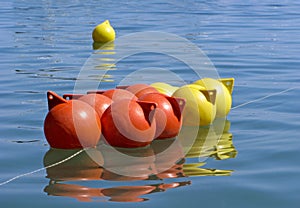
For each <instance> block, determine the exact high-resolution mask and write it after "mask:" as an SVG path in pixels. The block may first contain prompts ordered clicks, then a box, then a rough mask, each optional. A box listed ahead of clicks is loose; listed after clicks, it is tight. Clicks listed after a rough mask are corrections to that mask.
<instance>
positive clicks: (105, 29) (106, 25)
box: [92, 20, 116, 43]
mask: <svg viewBox="0 0 300 208" xmlns="http://www.w3.org/2000/svg"><path fill="white" fill-rule="evenodd" d="M92 37H93V40H94V41H95V42H99V43H107V42H110V41H113V40H115V37H116V33H115V30H114V28H113V27H112V26H111V25H110V22H109V21H108V20H105V21H104V22H102V23H101V24H99V25H97V26H96V27H95V29H94V30H93V34H92Z"/></svg>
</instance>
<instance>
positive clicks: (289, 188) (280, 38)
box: [0, 0, 300, 207]
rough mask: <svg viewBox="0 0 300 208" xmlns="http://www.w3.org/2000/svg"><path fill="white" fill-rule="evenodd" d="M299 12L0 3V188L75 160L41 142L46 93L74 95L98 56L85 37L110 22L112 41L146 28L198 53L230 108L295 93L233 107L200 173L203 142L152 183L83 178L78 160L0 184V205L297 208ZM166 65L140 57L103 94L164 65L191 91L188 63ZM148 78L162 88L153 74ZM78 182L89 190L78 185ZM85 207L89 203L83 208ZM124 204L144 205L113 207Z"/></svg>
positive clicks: (279, 4) (84, 169) (248, 6)
mask: <svg viewBox="0 0 300 208" xmlns="http://www.w3.org/2000/svg"><path fill="white" fill-rule="evenodd" d="M242 2H243V3H242ZM296 2H297V1H292V0H288V1H221V0H219V1H218V0H216V1H192V0H187V1H176V0H174V1H168V3H160V2H159V1H152V3H150V2H141V1H130V2H126V3H117V1H114V2H113V1H69V0H65V1H50V0H49V1H48V0H43V1H34V0H31V1H21V0H20V1H17V0H16V1H6V0H5V1H2V2H1V8H0V22H1V24H0V31H1V33H0V37H1V38H0V44H1V46H0V47H1V48H0V56H1V59H0V60H1V62H0V67H1V70H0V75H1V76H0V86H1V87H0V94H1V96H0V97H1V102H0V131H1V136H0V144H1V145H0V146H1V147H0V149H1V151H0V167H1V169H0V170H1V171H0V179H1V181H0V182H3V181H5V180H8V179H10V178H12V177H14V176H16V175H19V174H23V173H27V172H30V171H33V170H36V169H39V168H42V167H44V163H45V164H48V163H51V162H53V160H54V159H55V157H58V156H61V155H63V154H64V155H63V156H65V157H66V156H67V155H70V154H71V153H70V152H67V153H63V154H61V153H57V152H55V151H54V152H53V151H49V146H48V144H47V142H46V140H45V137H44V135H43V120H44V117H45V115H46V113H47V102H46V97H45V92H46V91H47V90H53V91H56V92H57V93H59V94H63V93H70V92H72V91H73V88H74V83H75V81H76V77H77V75H78V73H79V71H80V69H81V67H82V66H83V65H84V63H85V62H86V60H87V59H88V58H89V57H90V56H91V55H92V54H93V53H94V50H93V47H92V39H91V31H92V30H93V27H94V26H95V25H96V24H98V23H100V22H102V21H103V20H105V19H109V20H110V21H111V24H112V25H113V26H114V28H115V30H116V32H117V36H118V37H121V36H123V35H127V34H130V33H134V32H143V31H150V30H151V31H161V32H168V33H173V34H176V35H179V36H181V37H183V38H186V39H188V40H190V41H191V42H192V43H194V44H196V45H197V46H198V47H200V48H201V49H202V50H203V51H204V52H205V53H206V54H207V55H208V57H209V58H210V60H211V61H212V62H213V63H214V65H215V66H216V68H217V70H218V72H219V74H220V76H221V77H234V78H235V79H236V86H235V89H234V94H233V99H234V102H233V106H238V105H240V104H243V103H245V102H248V101H252V100H255V99H259V98H262V97H264V96H267V95H271V94H274V93H279V92H282V91H284V90H286V89H290V90H288V91H285V92H283V93H281V94H276V95H274V96H271V97H267V98H266V99H263V100H257V101H256V102H253V103H249V104H248V105H244V106H241V107H237V108H235V109H233V110H232V111H231V112H230V115H229V117H228V121H227V123H226V124H227V127H226V128H225V129H224V130H221V131H219V134H220V135H222V136H221V140H220V141H219V143H217V144H214V145H213V146H212V147H214V148H215V149H216V151H213V152H210V157H209V158H208V160H206V161H205V164H204V163H199V164H198V166H200V167H198V168H197V167H195V164H194V163H197V162H199V161H198V159H197V157H196V158H195V155H196V156H197V147H199V146H201V141H200V142H199V143H197V144H196V146H195V150H194V155H193V154H192V153H193V152H192V153H191V154H190V155H188V156H187V157H186V158H185V159H184V160H182V161H179V162H178V163H177V164H176V165H174V167H172V168H171V169H170V170H169V173H168V172H167V173H166V174H161V175H159V176H153V177H152V178H150V179H151V180H143V179H139V180H133V179H130V178H122V177H120V176H116V175H113V174H111V173H109V172H107V171H106V170H105V169H99V168H96V169H95V168H89V167H90V166H89V165H90V164H92V163H93V162H92V161H90V160H89V157H87V156H86V155H84V154H81V155H79V156H78V157H77V158H74V160H70V161H68V162H67V163H65V164H62V165H61V166H56V167H54V168H52V169H48V170H47V171H46V170H42V171H39V172H37V173H34V174H31V175H27V176H25V177H21V178H19V179H17V180H15V181H12V182H11V183H8V184H5V185H3V186H0V201H1V204H2V205H3V206H5V207H8V206H9V207H21V206H23V207H29V206H43V207H53V206H57V207H63V206H64V207H65V206H72V207H96V206H102V207H131V206H132V205H135V206H137V205H138V206H139V207H154V206H156V207H183V206H187V205H188V206H189V207H200V206H213V207H298V205H299V202H300V200H299V191H300V188H299V187H300V183H299V181H300V166H299V161H298V153H299V149H300V142H299V136H300V133H299V125H300V114H299V107H297V106H298V102H299V98H298V96H299V92H300V90H299V81H300V78H299V72H298V71H299V65H300V61H299V52H300V38H299V37H300V29H299V28H300V13H299V11H300V4H299V3H296ZM116 47H117V46H116ZM163 60H164V59H161V60H158V59H156V58H154V55H153V56H152V55H151V54H144V56H143V55H141V56H136V57H132V58H130V59H128V60H125V61H123V62H120V64H119V65H118V66H117V70H115V72H114V73H113V74H112V75H110V76H108V77H106V78H108V80H107V81H114V82H107V85H106V86H105V87H112V86H115V85H116V84H117V83H116V80H121V79H123V78H124V76H126V75H127V74H128V73H130V72H132V71H133V70H135V69H137V68H144V67H152V66H155V67H165V66H167V65H168V66H169V67H171V68H173V69H174V70H176V72H177V73H178V74H181V75H182V76H183V77H186V81H187V82H191V81H193V80H194V74H192V73H190V74H189V71H188V72H186V70H185V68H184V67H185V66H184V65H182V64H181V65H180V63H177V62H172V61H169V62H163ZM96 75H97V74H96V73H95V76H96ZM95 76H94V78H95ZM147 76H152V78H153V79H157V81H163V80H160V79H159V77H156V76H155V75H153V74H145V77H147ZM229 125H230V126H229ZM200 134H205V129H204V130H203V132H202V133H200ZM200 137H201V135H200V136H199V138H200ZM231 137H232V140H231ZM197 145H198V146H197ZM158 146H159V145H158ZM156 148H157V147H156V146H155V145H153V146H151V147H149V149H147V150H149V151H156ZM143 152H147V151H143ZM107 154H108V155H106V156H108V157H109V153H107ZM53 157H54V159H53ZM193 165H194V166H193ZM74 167H75V168H74ZM136 168H137V170H138V168H139V166H137V167H136ZM89 170H90V172H89ZM70 173H74V175H72V174H71V176H70ZM103 173H104V174H103ZM76 174H78V175H76ZM100 176H101V180H99V179H100ZM200 176H202V177H200ZM84 177H85V178H86V179H87V180H80V178H81V179H82V178H84ZM60 180H62V181H61V182H59V183H55V182H53V181H60ZM122 196H125V197H122ZM89 197H91V201H90V202H83V201H88V200H89V199H90V198H89ZM76 198H77V199H76ZM125 199H127V200H133V201H134V200H140V201H143V202H139V203H138V204H135V203H133V202H132V203H130V202H127V203H125V202H115V201H124V200H125Z"/></svg>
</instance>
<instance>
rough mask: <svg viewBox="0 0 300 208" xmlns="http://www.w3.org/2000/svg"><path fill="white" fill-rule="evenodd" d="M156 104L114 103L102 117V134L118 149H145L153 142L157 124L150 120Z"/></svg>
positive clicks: (124, 101)
mask: <svg viewBox="0 0 300 208" xmlns="http://www.w3.org/2000/svg"><path fill="white" fill-rule="evenodd" d="M155 108H156V104H155V103H149V102H139V101H135V100H132V99H122V100H118V101H114V102H113V103H112V104H111V105H110V106H109V107H108V108H107V110H106V111H105V112H104V113H103V115H102V117H101V124H102V134H103V136H104V139H105V140H106V142H107V143H109V144H110V145H112V146H116V147H127V148H128V147H143V146H147V145H148V144H150V143H151V142H152V140H153V139H154V136H155V130H156V124H155V121H154V120H153V121H152V119H151V118H150V117H151V116H150V114H151V112H152V111H153V110H154V109H155Z"/></svg>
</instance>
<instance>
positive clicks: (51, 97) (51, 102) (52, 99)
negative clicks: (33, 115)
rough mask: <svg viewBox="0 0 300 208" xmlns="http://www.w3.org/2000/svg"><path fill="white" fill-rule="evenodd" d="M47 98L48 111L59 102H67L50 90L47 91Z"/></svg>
mask: <svg viewBox="0 0 300 208" xmlns="http://www.w3.org/2000/svg"><path fill="white" fill-rule="evenodd" d="M47 100H48V110H49V111H50V110H51V109H52V108H54V107H55V106H57V105H59V104H63V103H67V102H68V101H67V100H66V99H64V98H62V97H60V96H59V95H58V94H56V93H55V92H52V91H48V92H47Z"/></svg>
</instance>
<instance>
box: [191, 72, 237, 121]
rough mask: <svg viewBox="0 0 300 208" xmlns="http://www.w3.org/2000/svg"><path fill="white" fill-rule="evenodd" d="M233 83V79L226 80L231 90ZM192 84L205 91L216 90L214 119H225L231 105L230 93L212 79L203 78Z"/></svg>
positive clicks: (220, 83) (219, 82) (221, 84)
mask: <svg viewBox="0 0 300 208" xmlns="http://www.w3.org/2000/svg"><path fill="white" fill-rule="evenodd" d="M233 81H234V79H233V78H231V79H230V80H228V82H230V85H231V89H232V87H233ZM194 84H197V85H200V86H202V87H204V88H205V89H207V90H216V93H217V94H216V108H217V109H216V110H217V112H216V117H226V116H227V115H228V113H229V111H230V109H231V104H232V98H231V92H230V91H229V90H228V88H227V87H226V86H225V85H224V84H223V83H222V82H221V81H218V80H216V79H212V78H203V79H200V80H197V81H195V82H194ZM231 91H232V90H231Z"/></svg>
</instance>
